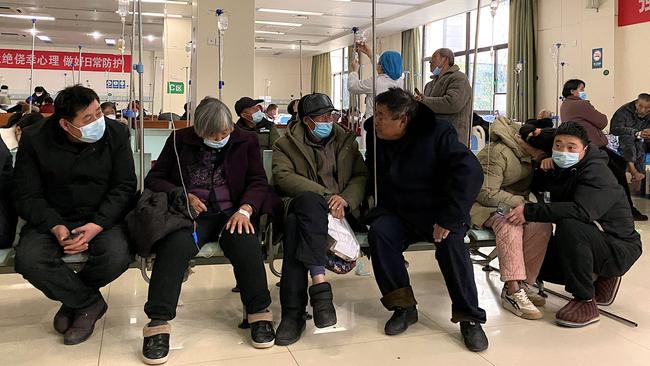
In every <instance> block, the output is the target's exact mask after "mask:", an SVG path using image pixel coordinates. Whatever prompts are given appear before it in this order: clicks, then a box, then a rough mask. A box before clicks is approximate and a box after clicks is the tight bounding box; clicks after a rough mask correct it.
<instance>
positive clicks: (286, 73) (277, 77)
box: [251, 56, 311, 113]
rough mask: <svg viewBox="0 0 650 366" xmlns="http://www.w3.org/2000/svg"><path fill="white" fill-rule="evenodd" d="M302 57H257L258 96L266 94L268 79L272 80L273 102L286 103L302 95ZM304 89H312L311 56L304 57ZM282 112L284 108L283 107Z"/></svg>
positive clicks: (256, 83) (256, 82)
mask: <svg viewBox="0 0 650 366" xmlns="http://www.w3.org/2000/svg"><path fill="white" fill-rule="evenodd" d="M299 61H300V58H299V57H264V56H256V57H255V89H254V90H255V91H254V94H253V95H251V97H253V98H257V97H259V96H262V95H266V81H267V80H268V81H270V83H271V85H270V88H269V95H270V96H271V97H272V99H273V102H274V103H277V102H278V101H280V103H284V102H285V101H287V100H290V99H296V98H299V96H300V63H299ZM302 90H303V93H304V94H307V93H309V92H310V91H311V57H303V61H302ZM280 111H281V112H283V113H284V110H283V109H282V108H281V109H280Z"/></svg>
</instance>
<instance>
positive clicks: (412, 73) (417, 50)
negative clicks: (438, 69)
mask: <svg viewBox="0 0 650 366" xmlns="http://www.w3.org/2000/svg"><path fill="white" fill-rule="evenodd" d="M402 59H403V60H404V64H403V66H404V79H405V80H404V89H405V90H408V91H410V92H411V93H414V92H415V88H416V87H417V86H418V85H419V83H420V82H421V80H422V79H421V78H422V32H421V30H420V27H417V28H413V29H409V30H405V31H403V32H402Z"/></svg>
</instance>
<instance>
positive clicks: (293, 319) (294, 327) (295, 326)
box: [275, 314, 305, 346]
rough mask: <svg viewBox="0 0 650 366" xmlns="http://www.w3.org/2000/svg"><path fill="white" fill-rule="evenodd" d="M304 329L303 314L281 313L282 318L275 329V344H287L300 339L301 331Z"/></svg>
mask: <svg viewBox="0 0 650 366" xmlns="http://www.w3.org/2000/svg"><path fill="white" fill-rule="evenodd" d="M304 331H305V316H304V314H299V315H286V314H282V320H281V321H280V325H279V326H278V329H277V330H276V331H275V344H276V345H278V346H288V345H290V344H294V343H296V342H298V341H299V340H300V337H301V336H302V332H304Z"/></svg>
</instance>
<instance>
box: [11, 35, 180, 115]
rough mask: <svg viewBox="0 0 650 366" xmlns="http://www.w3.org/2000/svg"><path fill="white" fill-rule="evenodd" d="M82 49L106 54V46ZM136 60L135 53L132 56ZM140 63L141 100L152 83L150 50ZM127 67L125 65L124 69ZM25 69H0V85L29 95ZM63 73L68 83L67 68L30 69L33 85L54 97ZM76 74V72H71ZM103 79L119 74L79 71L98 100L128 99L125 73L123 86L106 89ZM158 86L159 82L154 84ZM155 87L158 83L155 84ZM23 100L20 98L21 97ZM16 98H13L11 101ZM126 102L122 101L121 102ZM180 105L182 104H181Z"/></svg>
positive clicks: (49, 48) (126, 75)
mask: <svg viewBox="0 0 650 366" xmlns="http://www.w3.org/2000/svg"><path fill="white" fill-rule="evenodd" d="M0 48H7V49H28V48H29V47H28V46H25V47H22V46H16V45H0ZM38 50H41V51H63V52H78V49H77V48H76V47H39V48H38ZM84 51H85V52H89V53H109V52H108V50H106V49H84ZM136 61H137V56H136ZM142 63H143V64H144V66H145V73H144V74H143V77H144V94H145V96H146V98H143V99H144V100H145V101H146V100H148V99H149V98H148V97H149V95H150V91H151V89H150V86H149V84H150V83H153V75H152V71H151V70H153V52H150V51H145V52H144V53H143V54H142ZM125 70H128V68H125ZM29 72H30V70H29V69H4V68H0V84H7V85H8V86H9V93H10V95H21V96H26V95H31V92H30V91H29ZM64 73H67V74H68V75H67V85H68V86H70V85H72V76H71V73H72V72H71V71H63V70H39V69H35V70H34V86H37V85H42V86H43V87H44V88H45V89H46V90H47V91H48V92H49V93H50V94H52V95H53V96H54V94H56V93H57V92H58V91H59V90H61V89H63V88H64V87H65V86H66V83H65V77H64ZM75 74H76V73H75ZM107 79H122V76H121V73H109V74H108V75H107V73H104V72H93V71H83V69H82V70H81V81H82V84H83V85H89V86H90V88H92V89H94V90H95V91H96V92H97V94H99V97H100V99H101V100H102V101H105V100H109V99H115V98H117V97H124V96H126V97H124V99H128V92H129V89H128V83H129V74H128V72H125V74H124V79H125V80H126V83H127V89H109V90H107V89H106V80H107ZM137 80H138V78H137V74H136V78H135V83H136V84H135V85H136V91H137V85H138V84H137ZM158 85H160V83H158ZM157 88H158V86H157ZM109 92H110V93H112V94H113V97H110V98H109V96H108V93H109ZM23 99H24V98H23ZM14 101H17V100H14ZM124 105H126V103H124ZM181 107H182V106H181ZM145 108H146V109H147V110H150V109H151V108H150V106H149V105H148V104H146V103H145Z"/></svg>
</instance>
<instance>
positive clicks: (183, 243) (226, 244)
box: [144, 214, 271, 320]
mask: <svg viewBox="0 0 650 366" xmlns="http://www.w3.org/2000/svg"><path fill="white" fill-rule="evenodd" d="M227 221H228V216H226V215H225V214H203V215H201V216H199V218H198V219H197V232H198V237H199V244H198V246H199V247H201V246H203V245H205V244H206V243H208V242H210V241H217V240H218V241H219V246H220V247H221V249H222V250H223V252H224V254H225V256H226V257H227V258H228V260H230V263H232V265H233V267H234V271H235V278H236V280H237V284H238V285H239V288H240V289H241V292H240V296H241V300H242V303H243V304H244V306H245V307H246V312H247V313H248V314H254V313H259V312H261V311H263V310H265V309H266V308H267V307H269V305H271V295H270V293H269V289H268V285H267V282H266V271H265V270H264V259H263V257H262V247H261V244H260V241H259V239H258V238H257V236H255V234H245V233H244V234H241V235H240V234H238V233H237V232H235V233H234V234H231V233H230V231H227V230H225V229H223V228H224V226H225V224H226V222H227ZM222 229H223V230H222ZM153 250H154V252H155V253H156V260H155V261H154V265H153V271H152V273H151V280H150V281H149V296H148V299H147V303H146V304H145V305H144V312H145V313H146V314H147V316H148V317H149V319H154V320H171V319H174V318H175V317H176V306H177V305H178V298H179V296H180V294H181V285H182V284H183V277H184V275H185V271H187V267H188V265H189V261H190V260H191V259H192V258H194V257H195V256H196V254H197V253H198V252H199V248H198V247H197V244H196V243H194V239H193V238H192V230H191V229H189V228H188V229H181V230H178V231H176V232H174V233H171V234H169V235H168V236H167V237H165V238H163V239H161V240H160V241H159V242H157V243H156V244H155V245H154V247H153Z"/></svg>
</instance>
